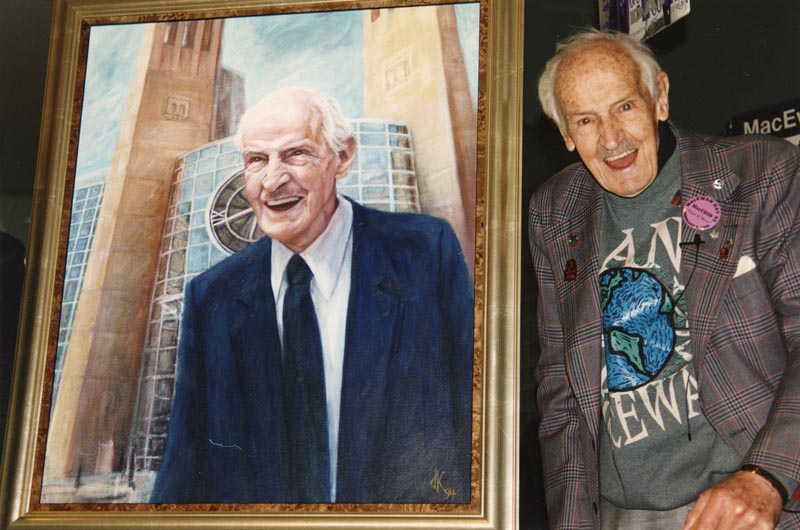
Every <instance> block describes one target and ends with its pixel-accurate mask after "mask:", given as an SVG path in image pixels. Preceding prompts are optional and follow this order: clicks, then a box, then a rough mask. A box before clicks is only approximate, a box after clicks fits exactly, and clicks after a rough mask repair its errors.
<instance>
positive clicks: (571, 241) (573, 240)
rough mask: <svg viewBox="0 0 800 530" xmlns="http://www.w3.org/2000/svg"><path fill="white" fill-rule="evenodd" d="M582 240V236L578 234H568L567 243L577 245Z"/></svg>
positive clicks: (572, 245)
mask: <svg viewBox="0 0 800 530" xmlns="http://www.w3.org/2000/svg"><path fill="white" fill-rule="evenodd" d="M580 242H581V238H579V237H578V234H570V235H569V236H567V244H568V245H569V246H571V247H577V246H578V245H579V244H580Z"/></svg>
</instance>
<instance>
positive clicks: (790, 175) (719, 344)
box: [528, 127, 800, 529]
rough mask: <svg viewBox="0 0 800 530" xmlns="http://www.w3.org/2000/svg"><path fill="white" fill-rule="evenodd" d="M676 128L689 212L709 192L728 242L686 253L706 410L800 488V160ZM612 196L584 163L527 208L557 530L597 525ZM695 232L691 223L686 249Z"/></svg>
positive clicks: (792, 506)
mask: <svg viewBox="0 0 800 530" xmlns="http://www.w3.org/2000/svg"><path fill="white" fill-rule="evenodd" d="M673 130H674V132H675V136H676V138H677V140H678V149H679V150H680V156H681V167H682V182H681V195H682V197H683V201H684V202H686V201H687V200H688V199H689V198H691V197H694V196H697V195H710V196H712V197H714V198H716V200H717V201H718V202H719V204H720V205H721V208H722V212H721V214H722V218H721V219H720V221H719V223H718V224H717V226H716V229H717V230H718V231H719V237H718V238H716V239H713V238H711V237H709V234H708V232H704V233H701V237H702V239H703V240H704V241H705V244H703V245H700V247H699V250H698V252H699V254H698V256H697V264H696V267H695V264H694V262H695V253H694V248H692V251H691V252H685V253H684V255H683V256H682V269H683V270H690V269H691V268H692V267H695V271H694V273H693V276H692V280H691V282H689V284H688V285H687V286H686V294H685V296H686V300H687V305H688V311H689V326H690V331H691V337H692V351H693V352H694V354H695V361H694V362H695V367H696V372H697V381H698V384H699V391H700V403H701V406H702V409H703V412H704V414H705V415H706V417H707V418H708V420H709V422H710V423H711V425H712V426H713V427H714V429H716V431H717V432H718V433H720V435H721V436H722V437H723V438H724V439H725V441H726V442H727V443H728V444H729V445H730V446H731V447H732V448H733V449H734V450H735V451H736V452H737V453H738V454H739V455H741V457H742V463H743V464H746V463H750V464H757V465H761V466H763V467H765V468H767V469H773V470H778V471H780V472H782V473H783V474H785V475H786V476H787V477H791V478H792V479H794V480H796V481H800V217H799V216H800V151H798V149H796V148H795V147H792V146H791V145H790V144H789V142H786V141H785V140H781V139H776V138H771V137H763V136H761V137H737V138H711V137H705V136H701V135H697V134H692V133H687V132H683V131H680V130H677V129H675V128H674V127H673ZM602 193H603V191H602V189H601V188H600V187H599V186H598V185H597V184H596V182H595V180H594V178H593V177H592V176H591V174H590V173H589V171H588V170H587V169H586V167H585V166H584V165H583V164H581V163H577V164H573V165H571V166H569V167H567V168H566V169H564V170H563V171H561V172H559V173H558V174H557V175H555V176H554V177H553V178H551V179H549V180H548V181H547V182H546V183H545V184H543V185H542V186H541V187H540V188H539V189H538V190H537V191H536V192H535V193H534V195H533V197H532V198H531V201H530V206H529V222H528V229H529V242H530V247H531V254H532V256H533V264H534V269H535V272H536V277H537V282H538V301H537V311H538V327H539V342H540V346H541V357H540V359H539V362H538V365H537V369H536V377H537V380H538V383H539V387H538V403H539V408H540V410H541V416H542V417H541V426H540V431H539V438H540V441H541V446H542V461H543V463H544V474H545V491H546V492H547V507H548V514H549V518H550V524H551V527H552V528H554V529H555V528H563V529H566V528H569V529H578V528H599V513H598V512H599V510H598V508H599V499H598V497H599V489H598V476H597V475H598V471H597V469H598V453H597V447H598V442H597V437H598V436H599V435H600V421H601V414H600V369H601V366H602V358H601V354H602V349H601V339H602V332H603V330H602V321H601V312H600V289H599V285H598V248H599V244H600V216H601V203H602ZM695 233H696V231H695V230H694V229H692V228H691V227H689V226H688V225H687V224H686V223H683V227H682V237H681V241H691V240H693V238H694V235H695ZM575 236H577V237H578V239H579V243H578V244H577V245H575V244H574V240H573V245H572V246H570V245H569V240H570V239H571V238H574V237H575ZM690 260H691V261H690ZM566 269H570V270H566ZM790 495H791V492H790ZM784 510H785V511H784V513H783V514H782V518H781V523H780V525H779V528H785V529H788V528H800V513H798V512H800V501H797V500H795V501H790V502H789V503H788V505H787V506H785V507H784Z"/></svg>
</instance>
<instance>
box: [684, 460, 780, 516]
mask: <svg viewBox="0 0 800 530" xmlns="http://www.w3.org/2000/svg"><path fill="white" fill-rule="evenodd" d="M781 505H782V499H781V496H780V494H779V493H778V492H777V491H776V490H775V488H773V487H772V484H770V483H769V481H767V479H765V478H764V477H760V476H758V475H756V474H755V473H749V472H747V471H737V472H736V473H734V474H732V475H731V476H729V477H728V478H726V479H725V480H723V481H722V482H720V483H719V484H717V485H716V486H714V487H713V488H710V489H708V490H706V491H704V492H703V493H701V494H700V496H699V497H698V498H697V502H696V503H695V505H694V508H692V510H691V511H690V512H689V514H688V515H687V516H686V523H684V525H683V530H737V529H741V530H772V529H774V528H775V525H776V524H777V522H778V519H779V518H780V515H781Z"/></svg>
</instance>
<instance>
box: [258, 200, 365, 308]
mask: <svg viewBox="0 0 800 530" xmlns="http://www.w3.org/2000/svg"><path fill="white" fill-rule="evenodd" d="M336 199H337V201H338V203H337V206H336V210H335V211H334V212H333V216H332V217H331V220H330V221H329V222H328V226H327V227H325V230H324V231H323V232H322V234H320V236H319V237H318V238H317V239H315V240H314V242H313V243H311V245H310V246H309V247H308V248H306V249H305V250H304V251H302V252H301V253H300V255H301V256H302V257H303V259H304V260H305V262H306V263H307V264H308V267H309V268H310V269H311V272H312V274H313V275H314V281H315V283H316V285H317V287H318V288H319V291H320V293H321V294H322V295H323V296H324V297H325V298H330V297H331V295H332V294H333V290H334V288H335V287H336V282H337V280H338V278H339V274H341V272H342V267H343V266H344V262H345V257H346V255H347V249H348V248H349V247H350V245H349V244H348V243H349V241H350V238H351V237H352V233H353V230H352V228H353V205H352V204H350V201H348V200H347V199H345V198H344V197H343V196H341V195H337V196H336ZM293 255H294V252H292V250H290V249H289V248H287V247H286V246H285V245H284V244H283V243H281V242H280V241H277V240H275V239H273V240H272V274H271V281H272V292H273V293H275V296H277V293H278V292H279V290H280V287H281V284H282V283H283V278H284V276H285V275H284V271H285V269H286V265H287V264H288V263H289V260H290V259H291V257H292V256H293Z"/></svg>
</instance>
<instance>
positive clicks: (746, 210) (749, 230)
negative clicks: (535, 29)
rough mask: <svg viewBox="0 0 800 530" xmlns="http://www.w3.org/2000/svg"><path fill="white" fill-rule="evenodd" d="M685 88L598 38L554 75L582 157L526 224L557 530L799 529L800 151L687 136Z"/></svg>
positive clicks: (555, 63) (549, 80)
mask: <svg viewBox="0 0 800 530" xmlns="http://www.w3.org/2000/svg"><path fill="white" fill-rule="evenodd" d="M668 92H669V80H668V77H667V74H666V73H664V72H663V71H661V69H660V68H659V66H658V64H657V62H656V60H655V58H654V57H653V54H652V52H651V51H650V50H649V49H648V48H647V47H646V46H645V45H643V44H641V43H639V42H638V41H636V40H634V39H632V38H630V37H628V36H626V35H620V34H608V33H602V32H595V31H587V32H583V33H580V34H578V35H575V36H573V37H571V38H570V39H569V40H568V41H566V42H565V43H563V44H561V45H560V46H559V47H558V48H557V52H556V55H555V56H554V57H553V58H552V59H551V60H550V61H549V62H548V63H547V65H546V67H545V69H544V72H543V74H542V76H541V78H540V80H539V98H540V100H541V102H542V106H543V108H544V110H545V112H546V113H547V115H548V116H549V117H550V118H552V119H553V120H554V121H555V122H556V124H557V125H558V128H559V130H560V132H561V135H562V137H563V139H564V142H565V144H566V146H567V149H569V150H575V149H577V151H578V154H579V155H580V158H581V162H580V163H576V164H573V165H571V166H569V167H567V168H565V169H564V170H562V171H561V172H559V173H558V174H557V175H555V176H554V177H552V178H551V179H549V180H548V181H547V182H546V183H545V184H544V185H542V186H541V187H540V189H538V190H537V191H536V192H535V194H534V195H533V197H532V199H531V202H530V210H529V240H530V247H531V253H532V256H533V262H534V266H535V272H536V276H537V281H538V287H539V294H538V296H539V299H538V306H537V307H538V318H539V338H540V344H541V358H540V360H539V363H538V366H537V372H536V373H537V379H538V382H539V390H538V393H539V396H538V397H539V406H540V409H541V414H542V418H541V427H540V440H541V444H542V460H543V463H544V468H545V486H546V491H547V503H548V513H549V518H550V522H551V525H552V527H553V528H570V529H574V528H622V529H626V530H627V529H636V528H643V529H648V530H650V529H659V528H664V529H667V528H670V529H678V528H682V527H683V528H687V529H689V528H692V529H712V528H715V529H725V530H732V529H739V528H741V529H761V528H773V527H775V525H776V524H777V525H778V527H779V528H787V529H788V528H800V514H798V510H799V509H800V503H799V502H798V501H797V500H796V499H794V500H793V499H792V498H791V495H792V492H794V491H795V489H796V488H797V486H798V481H800V244H799V243H800V242H798V237H800V217H798V213H799V212H798V208H799V207H800V174H798V171H799V170H800V156H799V155H798V150H797V149H796V148H795V147H793V146H792V145H790V144H789V143H788V142H785V141H783V140H779V139H774V138H769V137H742V138H730V139H718V138H710V137H706V136H701V135H698V134H693V133H690V132H687V131H684V130H681V129H679V128H677V127H675V126H674V125H672V124H670V123H667V121H666V120H667V119H668V116H669V103H668ZM782 508H783V510H784V511H783V512H782V511H781V509H782Z"/></svg>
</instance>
